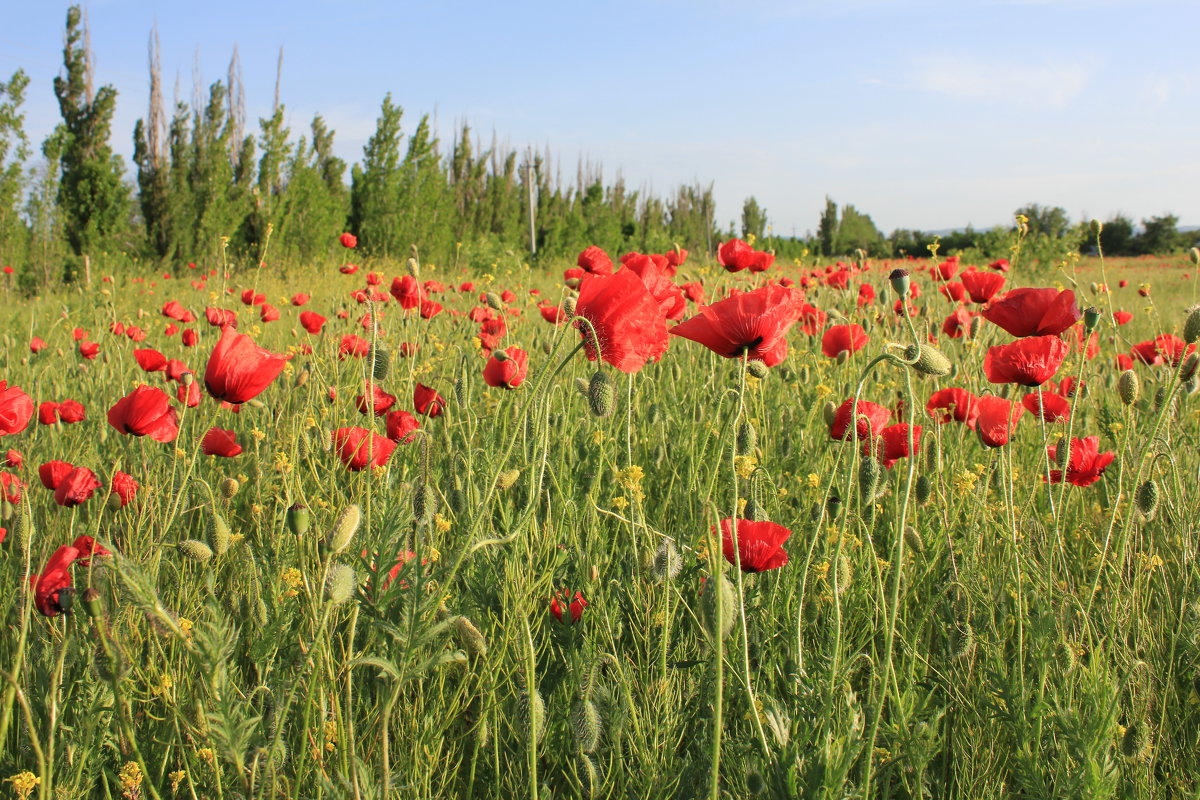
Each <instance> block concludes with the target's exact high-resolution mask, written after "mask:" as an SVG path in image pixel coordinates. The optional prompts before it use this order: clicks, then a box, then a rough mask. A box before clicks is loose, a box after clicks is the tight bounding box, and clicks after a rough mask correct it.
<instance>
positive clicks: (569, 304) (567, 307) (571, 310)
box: [562, 297, 578, 317]
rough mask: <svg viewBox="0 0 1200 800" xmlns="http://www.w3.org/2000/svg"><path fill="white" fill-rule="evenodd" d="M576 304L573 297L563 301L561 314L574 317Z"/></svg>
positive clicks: (576, 301)
mask: <svg viewBox="0 0 1200 800" xmlns="http://www.w3.org/2000/svg"><path fill="white" fill-rule="evenodd" d="M576 303H578V300H577V299H576V298H574V297H568V298H567V299H565V300H563V304H562V308H563V313H564V314H566V315H567V316H568V317H573V316H575V305H576Z"/></svg>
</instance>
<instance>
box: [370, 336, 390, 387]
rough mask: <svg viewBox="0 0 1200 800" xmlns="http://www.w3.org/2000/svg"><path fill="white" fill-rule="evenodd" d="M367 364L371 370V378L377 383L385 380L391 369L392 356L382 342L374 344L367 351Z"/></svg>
mask: <svg viewBox="0 0 1200 800" xmlns="http://www.w3.org/2000/svg"><path fill="white" fill-rule="evenodd" d="M367 364H368V365H369V366H370V368H371V377H373V378H374V379H375V380H377V381H382V380H387V376H388V372H389V371H391V368H392V354H391V352H389V351H388V349H387V347H386V346H385V345H384V344H383V343H382V342H375V343H374V344H372V345H371V347H370V349H369V350H368V351H367Z"/></svg>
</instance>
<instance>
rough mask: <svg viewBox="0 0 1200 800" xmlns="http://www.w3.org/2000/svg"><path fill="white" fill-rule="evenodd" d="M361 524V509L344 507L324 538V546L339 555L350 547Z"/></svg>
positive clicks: (351, 506) (352, 506)
mask: <svg viewBox="0 0 1200 800" xmlns="http://www.w3.org/2000/svg"><path fill="white" fill-rule="evenodd" d="M361 523H362V509H361V508H359V507H358V506H355V505H350V506H346V508H345V509H343V510H342V513H341V514H339V515H338V518H337V520H335V521H334V523H333V527H332V528H331V529H330V530H329V534H328V535H327V536H326V537H325V546H326V547H327V548H328V549H329V551H330V552H333V553H340V552H342V551H343V550H345V549H346V548H347V547H349V546H350V540H351V539H353V538H354V534H356V533H358V526H359V525H360V524H361Z"/></svg>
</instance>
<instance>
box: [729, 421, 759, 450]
mask: <svg viewBox="0 0 1200 800" xmlns="http://www.w3.org/2000/svg"><path fill="white" fill-rule="evenodd" d="M757 444H758V431H756V430H755V429H754V424H753V423H752V422H750V420H748V419H743V420H742V421H741V422H739V423H738V429H737V438H736V440H735V442H734V449H735V451H736V452H737V454H738V455H739V456H748V455H750V454H751V453H752V452H754V447H755V445H757Z"/></svg>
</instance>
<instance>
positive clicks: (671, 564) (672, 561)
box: [650, 539, 683, 581]
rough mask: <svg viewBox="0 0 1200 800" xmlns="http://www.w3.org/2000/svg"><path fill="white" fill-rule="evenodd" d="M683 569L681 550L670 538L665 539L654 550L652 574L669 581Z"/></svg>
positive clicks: (651, 564)
mask: <svg viewBox="0 0 1200 800" xmlns="http://www.w3.org/2000/svg"><path fill="white" fill-rule="evenodd" d="M681 569H683V559H682V558H680V556H679V550H678V549H677V548H676V547H675V543H674V542H673V541H671V540H670V539H663V540H662V543H661V544H660V545H659V546H658V550H656V551H654V560H653V561H652V562H651V563H650V574H651V575H653V576H654V579H655V580H658V581H669V580H671V579H673V578H674V577H675V576H676V575H678V574H679V571H680V570H681Z"/></svg>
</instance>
